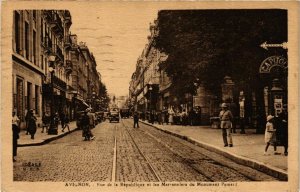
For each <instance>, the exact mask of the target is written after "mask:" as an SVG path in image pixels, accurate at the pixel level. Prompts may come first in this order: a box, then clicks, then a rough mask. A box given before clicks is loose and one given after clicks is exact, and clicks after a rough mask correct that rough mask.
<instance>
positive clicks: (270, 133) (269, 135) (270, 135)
mask: <svg viewBox="0 0 300 192" xmlns="http://www.w3.org/2000/svg"><path fill="white" fill-rule="evenodd" d="M273 119H274V116H272V115H268V117H267V124H266V131H265V143H266V147H265V152H264V155H268V154H267V151H268V148H269V146H270V144H273V145H274V155H276V154H277V152H276V129H274V124H273Z"/></svg>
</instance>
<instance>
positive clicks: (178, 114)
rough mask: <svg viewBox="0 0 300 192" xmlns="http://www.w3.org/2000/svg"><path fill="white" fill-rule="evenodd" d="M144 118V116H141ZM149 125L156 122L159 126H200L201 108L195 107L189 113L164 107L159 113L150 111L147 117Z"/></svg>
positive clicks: (184, 110)
mask: <svg viewBox="0 0 300 192" xmlns="http://www.w3.org/2000/svg"><path fill="white" fill-rule="evenodd" d="M142 116H144V115H142ZM148 120H149V122H150V123H154V122H157V123H159V124H164V123H166V124H171V125H174V124H176V125H185V126H186V125H192V126H193V125H200V124H201V108H200V107H195V108H193V109H191V110H190V111H188V110H186V109H184V108H182V109H181V108H176V109H174V107H169V109H167V108H166V107H165V108H164V109H163V110H161V111H155V110H153V111H150V112H149V115H148Z"/></svg>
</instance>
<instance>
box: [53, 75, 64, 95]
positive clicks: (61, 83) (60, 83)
mask: <svg viewBox="0 0 300 192" xmlns="http://www.w3.org/2000/svg"><path fill="white" fill-rule="evenodd" d="M53 84H54V86H56V87H58V88H59V89H61V90H64V91H66V90H67V83H66V82H64V81H63V80H61V79H59V78H58V77H56V76H53Z"/></svg>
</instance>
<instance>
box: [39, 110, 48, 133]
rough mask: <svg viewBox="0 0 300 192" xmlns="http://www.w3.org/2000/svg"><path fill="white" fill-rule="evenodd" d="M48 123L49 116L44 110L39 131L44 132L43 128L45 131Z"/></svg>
mask: <svg viewBox="0 0 300 192" xmlns="http://www.w3.org/2000/svg"><path fill="white" fill-rule="evenodd" d="M49 125H50V116H49V115H47V114H46V113H45V112H44V113H43V116H42V131H41V132H42V133H44V129H46V133H47V132H48V129H49Z"/></svg>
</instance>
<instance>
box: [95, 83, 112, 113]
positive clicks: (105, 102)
mask: <svg viewBox="0 0 300 192" xmlns="http://www.w3.org/2000/svg"><path fill="white" fill-rule="evenodd" d="M98 95H99V98H101V103H100V106H101V108H102V109H106V108H108V106H109V102H110V98H109V96H108V93H107V89H106V85H105V84H104V83H102V82H100V87H99V94H98Z"/></svg>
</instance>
